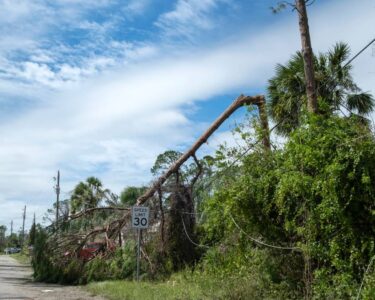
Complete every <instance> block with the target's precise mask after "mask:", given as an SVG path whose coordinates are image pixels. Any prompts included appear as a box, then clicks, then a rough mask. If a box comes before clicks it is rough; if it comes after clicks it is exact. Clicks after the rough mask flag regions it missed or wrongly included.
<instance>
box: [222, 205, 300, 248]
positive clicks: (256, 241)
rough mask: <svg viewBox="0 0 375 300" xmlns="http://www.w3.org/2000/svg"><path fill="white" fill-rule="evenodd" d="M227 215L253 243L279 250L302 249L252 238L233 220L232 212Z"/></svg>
mask: <svg viewBox="0 0 375 300" xmlns="http://www.w3.org/2000/svg"><path fill="white" fill-rule="evenodd" d="M229 216H230V218H231V219H232V221H233V223H234V225H235V226H236V227H237V228H238V229H239V230H240V231H241V232H242V233H244V234H245V235H246V236H247V237H248V238H249V239H250V240H252V241H253V242H254V243H257V244H259V245H262V246H266V247H269V248H274V249H279V250H295V251H301V250H302V249H301V248H298V247H282V246H275V245H270V244H267V243H265V242H262V241H260V240H258V239H256V238H253V237H252V236H250V235H249V234H248V233H246V232H245V231H244V230H243V229H242V228H241V227H240V226H239V225H238V224H237V222H236V221H235V220H234V218H233V216H232V214H231V213H230V212H229Z"/></svg>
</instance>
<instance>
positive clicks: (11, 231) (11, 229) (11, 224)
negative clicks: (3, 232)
mask: <svg viewBox="0 0 375 300" xmlns="http://www.w3.org/2000/svg"><path fill="white" fill-rule="evenodd" d="M12 234H13V220H12V221H10V235H11V236H12Z"/></svg>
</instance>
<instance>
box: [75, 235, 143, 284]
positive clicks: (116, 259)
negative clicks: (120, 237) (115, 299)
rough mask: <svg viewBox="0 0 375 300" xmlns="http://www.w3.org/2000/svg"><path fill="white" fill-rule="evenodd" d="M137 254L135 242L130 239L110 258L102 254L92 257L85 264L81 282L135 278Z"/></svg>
mask: <svg viewBox="0 0 375 300" xmlns="http://www.w3.org/2000/svg"><path fill="white" fill-rule="evenodd" d="M135 254H136V249H135V243H134V242H133V241H128V242H127V243H126V244H125V246H124V248H123V249H117V250H116V252H115V253H114V254H113V255H112V256H111V257H110V258H109V259H103V258H102V257H100V256H98V257H96V258H94V259H92V260H91V261H89V262H88V263H87V264H86V265H85V266H84V270H83V273H82V275H81V278H80V282H81V283H87V282H92V281H101V280H108V279H112V280H116V279H133V277H134V274H135V270H136V256H135Z"/></svg>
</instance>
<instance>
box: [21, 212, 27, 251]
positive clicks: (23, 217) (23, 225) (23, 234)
mask: <svg viewBox="0 0 375 300" xmlns="http://www.w3.org/2000/svg"><path fill="white" fill-rule="evenodd" d="M25 219H26V205H25V208H24V209H23V215H22V239H21V248H22V247H23V242H24V239H25Z"/></svg>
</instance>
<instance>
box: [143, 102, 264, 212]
mask: <svg viewBox="0 0 375 300" xmlns="http://www.w3.org/2000/svg"><path fill="white" fill-rule="evenodd" d="M251 104H253V105H257V106H258V109H259V113H260V119H261V125H262V126H264V127H263V145H264V146H265V148H266V149H267V150H269V148H270V140H269V130H268V121H267V114H266V111H265V99H264V96H261V95H260V96H253V97H251V96H244V95H241V96H239V97H238V98H237V99H236V100H235V101H234V102H233V103H232V104H231V105H230V106H229V107H228V108H227V109H226V110H225V111H224V112H223V113H222V114H221V115H220V117H218V118H217V119H216V120H215V121H214V122H213V123H212V124H211V126H210V127H209V128H208V129H207V131H206V132H205V133H204V134H203V135H202V136H201V137H200V138H199V139H198V140H197V141H196V142H195V143H194V145H193V146H192V147H191V148H190V149H189V150H188V151H186V152H185V153H184V154H183V155H182V156H181V157H180V158H179V159H178V160H177V161H176V162H175V163H174V164H172V165H171V166H170V167H169V169H168V170H167V171H166V172H165V173H164V174H163V175H161V176H160V177H159V178H158V179H157V180H156V181H155V182H154V183H153V184H152V186H151V187H150V188H149V189H148V190H147V191H146V192H145V193H144V194H143V195H141V196H140V197H139V198H138V199H137V202H136V205H142V204H143V203H145V202H146V201H147V200H148V199H149V198H151V197H152V196H153V195H154V194H155V193H156V192H157V191H158V189H160V188H161V186H162V185H163V183H164V182H165V181H166V180H167V179H168V177H169V176H171V175H172V174H174V173H176V172H177V171H178V169H179V168H180V167H181V165H182V164H183V163H185V162H186V161H187V160H188V159H189V158H190V157H193V158H194V157H195V152H196V151H197V150H198V149H199V148H200V147H201V146H202V145H203V144H204V143H205V142H206V141H207V140H208V138H209V137H210V136H211V135H212V134H213V133H214V132H215V131H216V130H217V129H218V128H219V126H220V125H221V124H223V122H224V121H225V120H226V119H228V118H229V117H230V116H231V115H232V114H233V112H235V111H236V110H237V109H238V108H239V107H242V106H244V105H251Z"/></svg>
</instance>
